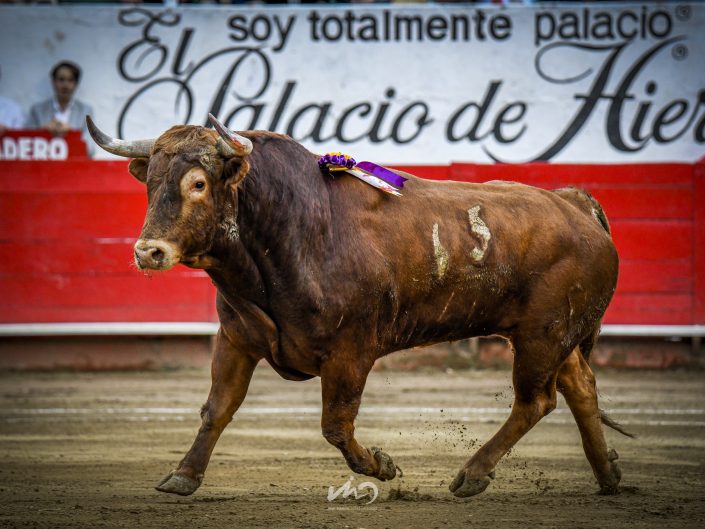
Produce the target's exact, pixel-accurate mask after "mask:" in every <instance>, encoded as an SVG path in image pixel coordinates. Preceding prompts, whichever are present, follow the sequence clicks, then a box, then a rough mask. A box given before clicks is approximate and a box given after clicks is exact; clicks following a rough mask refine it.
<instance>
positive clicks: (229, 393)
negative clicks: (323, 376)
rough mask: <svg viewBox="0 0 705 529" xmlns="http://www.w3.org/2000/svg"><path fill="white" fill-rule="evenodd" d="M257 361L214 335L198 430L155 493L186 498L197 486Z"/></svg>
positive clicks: (219, 333)
mask: <svg viewBox="0 0 705 529" xmlns="http://www.w3.org/2000/svg"><path fill="white" fill-rule="evenodd" d="M257 361H258V359H257V358H254V357H251V356H249V355H248V354H246V353H243V352H242V351H240V350H239V349H238V348H236V347H234V346H233V344H232V343H231V342H230V341H229V340H228V338H227V337H226V336H225V335H224V333H223V331H222V329H221V330H220V331H219V332H218V336H217V337H216V346H215V351H214V353H213V360H212V364H211V378H212V382H211V390H210V393H209V395H208V400H207V401H206V403H205V404H204V405H203V408H202V409H201V419H202V423H201V427H200V429H199V430H198V434H197V435H196V440H195V441H194V442H193V445H192V446H191V449H190V450H189V451H188V452H187V453H186V456H185V457H184V458H183V459H182V460H181V463H179V466H178V467H177V468H176V469H175V470H172V471H171V472H170V473H169V474H167V475H166V476H165V477H164V478H163V479H162V480H161V482H160V483H159V484H158V485H157V486H156V489H157V490H158V491H161V492H170V493H173V494H180V495H181V496H188V495H189V494H193V493H194V492H195V491H196V489H197V488H198V487H199V486H200V485H201V481H202V480H203V474H204V473H205V471H206V467H207V466H208V461H209V459H210V457H211V453H212V452H213V448H214V447H215V443H216V442H217V441H218V438H219V437H220V434H221V433H222V432H223V430H224V429H225V427H226V426H227V424H228V423H229V422H230V421H231V420H232V417H233V414H234V413H235V412H236V411H237V409H238V408H239V407H240V405H241V404H242V401H243V400H244V399H245V395H246V393H247V388H248V386H249V384H250V379H251V378H252V373H253V371H254V369H255V366H256V365H257Z"/></svg>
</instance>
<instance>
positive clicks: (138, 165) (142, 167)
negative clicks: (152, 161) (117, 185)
mask: <svg viewBox="0 0 705 529" xmlns="http://www.w3.org/2000/svg"><path fill="white" fill-rule="evenodd" d="M148 165H149V158H135V159H134V160H131V161H130V165H129V166H128V168H127V169H128V170H129V171H130V174H131V175H132V176H134V177H135V178H137V180H139V181H140V182H142V183H143V184H144V183H145V182H147V166H148Z"/></svg>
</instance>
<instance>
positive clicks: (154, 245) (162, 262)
mask: <svg viewBox="0 0 705 529" xmlns="http://www.w3.org/2000/svg"><path fill="white" fill-rule="evenodd" d="M179 258H180V255H179V250H178V248H177V247H176V246H175V245H173V244H172V243H170V242H167V241H162V240H158V239H140V240H138V241H137V242H136V243H135V264H136V265H137V268H139V269H140V270H168V269H169V268H171V267H172V266H174V265H175V264H176V263H178V262H179Z"/></svg>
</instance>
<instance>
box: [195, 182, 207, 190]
mask: <svg viewBox="0 0 705 529" xmlns="http://www.w3.org/2000/svg"><path fill="white" fill-rule="evenodd" d="M193 187H195V188H196V189H198V190H199V191H202V190H203V189H204V188H205V187H206V183H205V182H196V183H195V184H194V185H193Z"/></svg>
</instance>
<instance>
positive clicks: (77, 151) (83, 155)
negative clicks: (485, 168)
mask: <svg viewBox="0 0 705 529" xmlns="http://www.w3.org/2000/svg"><path fill="white" fill-rule="evenodd" d="M87 158H88V154H87V152H86V144H85V143H84V142H83V138H81V131H79V130H70V131H69V132H67V133H66V134H65V135H64V136H53V135H52V134H51V133H50V132H48V131H46V130H7V131H5V133H3V134H2V135H0V160H8V161H9V160H11V161H26V162H29V161H65V160H85V159H87Z"/></svg>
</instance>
